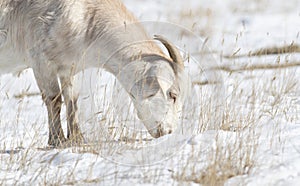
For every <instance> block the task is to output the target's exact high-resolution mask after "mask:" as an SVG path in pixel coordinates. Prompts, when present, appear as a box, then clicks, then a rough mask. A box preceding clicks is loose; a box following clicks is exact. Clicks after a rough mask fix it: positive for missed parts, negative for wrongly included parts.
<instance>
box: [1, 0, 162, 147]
mask: <svg viewBox="0 0 300 186" xmlns="http://www.w3.org/2000/svg"><path fill="white" fill-rule="evenodd" d="M141 41H150V39H149V37H148V36H147V34H146V32H145V31H144V29H143V28H142V27H141V26H140V25H139V24H137V20H136V19H135V18H134V16H133V15H132V14H131V13H129V12H128V11H127V10H126V8H125V7H124V5H123V4H122V3H121V2H120V1H119V0H2V1H1V2H0V73H8V72H13V71H19V70H21V69H24V68H26V67H31V68H32V69H33V72H34V75H35V77H36V80H37V84H38V86H39V88H40V90H41V92H42V96H43V100H44V102H45V103H46V106H47V110H48V120H49V121H48V122H49V142H48V143H49V144H50V145H59V144H61V143H62V142H64V141H65V138H64V135H63V132H62V129H61V125H60V118H59V115H60V108H61V94H62V95H63V96H64V100H65V103H66V106H67V115H68V119H67V120H68V138H78V137H79V138H82V136H81V133H80V131H79V128H78V126H77V122H78V118H77V105H76V101H77V94H76V93H75V92H74V91H73V89H72V84H73V76H74V75H75V74H76V73H77V72H79V71H81V70H83V69H86V68H89V67H102V68H104V69H106V70H107V71H109V72H111V73H113V74H114V75H115V76H117V77H119V73H120V71H122V68H123V67H124V66H126V65H127V64H128V63H130V62H131V61H133V60H134V59H133V57H134V56H139V55H141V54H151V55H159V56H163V57H166V56H165V55H164V54H163V53H162V52H161V50H160V48H159V47H158V46H157V45H155V44H154V43H153V42H141ZM166 59H167V57H166ZM142 70H143V69H142ZM144 70H145V69H144ZM130 73H132V72H125V76H123V77H120V78H122V81H123V86H124V84H125V82H126V78H125V79H124V77H127V76H128V74H129V76H128V77H129V78H130V76H132V75H131V74H130ZM141 73H142V72H141ZM131 78H135V77H134V76H132V77H131ZM58 79H59V80H60V84H61V85H60V86H59V82H58ZM121 83H122V82H121ZM60 87H61V88H60Z"/></svg>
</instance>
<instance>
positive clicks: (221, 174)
mask: <svg viewBox="0 0 300 186" xmlns="http://www.w3.org/2000/svg"><path fill="white" fill-rule="evenodd" d="M124 3H125V5H126V6H127V7H128V9H130V10H131V11H132V12H134V14H135V15H136V16H137V17H138V18H139V20H141V21H143V24H145V27H146V28H147V29H149V30H148V31H149V34H156V32H158V33H159V34H164V35H165V37H168V38H170V40H172V41H174V42H175V43H176V42H178V43H176V44H177V45H178V46H179V47H180V48H181V49H182V51H183V52H184V54H185V57H186V59H187V61H189V62H187V63H186V71H187V73H188V74H189V76H190V78H191V81H192V83H193V87H192V91H191V96H190V97H189V99H188V101H187V103H186V105H185V107H184V108H185V109H184V114H183V117H182V118H183V119H182V122H181V124H180V127H179V130H178V131H176V132H175V133H174V134H171V135H167V136H164V137H161V138H159V139H152V138H151V137H150V135H149V134H147V132H146V131H145V129H144V128H143V125H142V124H141V123H140V122H139V121H138V120H137V119H136V116H135V111H134V109H133V108H132V104H131V103H130V101H129V100H128V97H127V95H126V94H125V93H124V90H122V89H121V88H120V86H119V85H118V83H117V82H116V80H115V79H114V78H113V77H112V75H110V74H109V73H107V72H104V71H102V70H98V69H93V70H89V71H86V72H84V73H83V74H80V75H78V78H82V81H83V82H84V83H83V86H84V88H83V90H85V91H82V92H81V97H80V99H79V101H80V103H81V105H80V106H81V108H80V110H81V115H80V116H81V118H80V120H81V123H80V127H81V128H82V130H83V132H84V136H85V138H86V141H87V143H86V145H84V146H80V147H70V148H64V149H48V148H46V147H47V137H48V127H47V112H46V108H45V105H44V104H43V103H42V99H41V97H40V95H39V94H38V88H37V85H36V84H35V81H34V78H33V75H32V71H31V70H30V69H27V70H25V71H23V72H22V73H20V74H6V75H2V76H1V77H0V185H194V184H195V185H198V184H201V185H213V186H214V185H284V186H286V185H298V184H299V183H300V82H299V80H300V66H299V65H300V50H299V48H298V51H296V52H292V51H285V52H281V50H279V49H278V51H277V53H278V54H267V52H260V55H258V53H257V52H256V51H259V50H261V49H263V48H274V47H283V46H291V45H292V46H297V45H300V8H299V7H300V1H299V0H290V1H283V0H273V1H271V0H251V1H247V0H227V1H219V0H186V1H181V0H174V1H172V2H171V1H162V0H143V1H138V0H124ZM147 21H151V22H147ZM170 23H173V24H170ZM147 26H148V27H149V28H148V27H147ZM155 26H157V27H155ZM158 27H159V28H158ZM174 28H177V29H174ZM178 28H180V29H178ZM179 31H183V32H179ZM183 38H185V40H184V39H183ZM181 39H182V40H181ZM183 40H184V41H183ZM187 45H189V46H187ZM282 51H283V50H282ZM255 53H257V54H256V55H254V54H255ZM251 54H253V55H251ZM264 54H267V55H264ZM298 66H299V67H298ZM93 84H96V86H92V85H93ZM62 113H64V112H62ZM62 118H66V116H65V115H62ZM63 124H64V129H66V121H64V123H63Z"/></svg>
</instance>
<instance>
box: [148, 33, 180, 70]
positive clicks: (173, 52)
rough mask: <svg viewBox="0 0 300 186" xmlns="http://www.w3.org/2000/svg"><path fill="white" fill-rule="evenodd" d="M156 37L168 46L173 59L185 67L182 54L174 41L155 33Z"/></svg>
mask: <svg viewBox="0 0 300 186" xmlns="http://www.w3.org/2000/svg"><path fill="white" fill-rule="evenodd" d="M154 39H156V40H158V41H160V42H161V43H162V44H163V45H164V46H165V47H166V48H167V50H168V52H169V55H170V57H171V59H172V60H173V61H174V62H175V63H177V64H178V65H179V66H180V67H181V68H183V67H184V64H183V59H182V56H181V55H180V52H179V50H178V49H177V48H176V47H175V46H174V45H173V44H172V43H170V42H169V41H168V40H167V39H166V38H164V37H163V36H160V35H154Z"/></svg>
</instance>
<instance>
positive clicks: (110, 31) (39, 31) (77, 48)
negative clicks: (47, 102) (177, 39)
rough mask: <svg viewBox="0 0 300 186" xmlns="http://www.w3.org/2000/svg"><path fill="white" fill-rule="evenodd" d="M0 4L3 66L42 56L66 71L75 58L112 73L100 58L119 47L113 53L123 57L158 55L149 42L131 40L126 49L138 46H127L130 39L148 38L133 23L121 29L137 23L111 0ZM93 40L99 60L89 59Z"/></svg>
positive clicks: (36, 0) (11, 0) (19, 64)
mask: <svg viewBox="0 0 300 186" xmlns="http://www.w3.org/2000/svg"><path fill="white" fill-rule="evenodd" d="M0 6H1V9H0V11H1V12H0V13H1V14H2V16H1V19H0V32H1V33H0V59H1V62H0V65H1V66H3V67H10V66H12V67H20V68H24V66H26V65H27V66H29V67H31V66H32V65H36V63H32V58H42V59H40V60H45V61H48V62H49V63H52V64H51V65H50V66H51V68H56V69H55V70H57V71H58V72H59V71H63V72H62V74H65V73H66V71H65V70H70V67H71V66H72V65H70V63H75V64H76V66H78V68H77V69H76V70H82V68H80V67H79V66H80V65H78V63H79V62H81V63H84V64H81V65H82V67H83V68H88V67H95V66H98V67H102V66H103V67H104V68H107V70H109V71H118V69H114V67H115V65H114V64H111V65H107V64H106V62H108V58H110V57H111V55H114V53H115V52H116V51H118V50H120V49H122V48H123V47H126V50H120V51H118V55H119V56H122V57H124V56H125V57H127V58H130V57H132V56H135V55H138V54H139V53H138V52H140V53H160V54H162V53H161V52H160V49H159V48H158V47H157V46H155V45H153V44H152V43H143V44H137V45H135V46H132V47H135V48H139V50H130V48H131V46H130V44H132V43H134V42H135V41H138V40H140V41H141V40H150V39H149V38H148V36H147V35H146V33H145V31H144V30H143V28H142V27H140V26H139V25H137V26H135V27H134V29H135V33H134V34H133V33H132V32H126V31H125V29H126V25H130V24H135V23H137V21H136V19H135V18H134V17H133V16H132V15H131V13H129V12H127V11H126V9H125V7H124V6H123V5H122V3H121V2H119V1H116V0H113V1H111V0H79V1H78V0H77V1H76V0H65V1H62V0H23V1H22V0H6V1H4V2H2V3H1V4H0ZM131 27H132V26H131ZM121 32H122V33H121ZM136 34H139V35H136ZM96 40H97V41H96ZM93 44H94V45H97V52H98V55H101V57H100V56H99V58H101V59H100V60H99V59H95V58H94V57H96V56H95V55H97V54H95V52H96V51H93V50H89V47H90V46H91V45H93ZM132 51H135V52H137V53H136V54H135V53H132ZM93 53H94V54H93ZM100 53H101V54H100ZM90 54H91V55H90ZM7 56H9V57H7ZM119 56H115V57H119ZM5 59H6V60H5ZM110 61H113V60H110ZM104 63H105V64H104ZM112 68H113V69H112ZM2 70H5V69H4V68H2ZM7 70H9V71H11V70H12V69H7ZM72 70H74V69H72Z"/></svg>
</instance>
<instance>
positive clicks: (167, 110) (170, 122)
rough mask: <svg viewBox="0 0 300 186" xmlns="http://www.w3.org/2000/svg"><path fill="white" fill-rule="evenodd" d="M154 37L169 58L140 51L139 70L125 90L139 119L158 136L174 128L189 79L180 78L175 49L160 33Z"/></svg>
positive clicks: (181, 71) (180, 66) (179, 61)
mask: <svg viewBox="0 0 300 186" xmlns="http://www.w3.org/2000/svg"><path fill="white" fill-rule="evenodd" d="M155 39H156V40H159V41H160V42H162V44H163V45H164V46H165V47H166V48H167V50H168V52H169V55H170V59H167V58H165V57H162V56H160V55H151V54H150V55H144V56H143V55H142V56H141V58H140V60H139V61H138V62H137V63H138V64H143V67H142V69H143V72H140V73H139V74H141V77H139V78H137V79H136V81H135V82H134V83H133V86H132V87H131V88H130V90H129V93H130V95H131V98H132V100H133V103H134V106H135V108H136V110H137V115H138V117H139V119H140V120H141V121H142V122H143V123H144V125H145V127H146V128H147V130H148V132H149V133H150V134H151V136H153V137H155V138H158V137H160V136H163V135H165V134H169V133H172V132H173V131H175V130H176V128H177V125H178V123H179V118H180V113H181V109H182V106H183V102H184V100H185V97H186V94H187V91H188V84H189V83H188V81H185V78H184V64H183V59H182V57H181V55H180V52H179V51H178V49H177V48H176V47H175V46H173V45H172V44H171V43H170V42H168V41H167V40H166V39H165V38H163V37H161V36H155ZM140 61H144V63H141V62H140Z"/></svg>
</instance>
